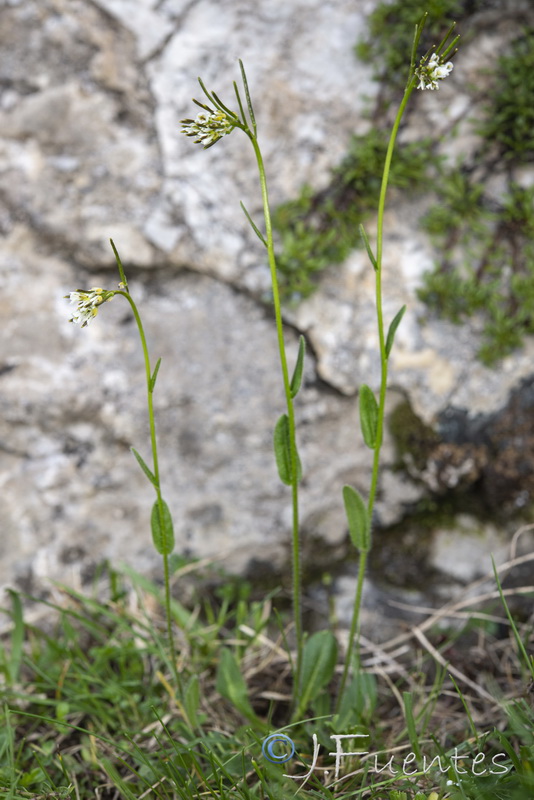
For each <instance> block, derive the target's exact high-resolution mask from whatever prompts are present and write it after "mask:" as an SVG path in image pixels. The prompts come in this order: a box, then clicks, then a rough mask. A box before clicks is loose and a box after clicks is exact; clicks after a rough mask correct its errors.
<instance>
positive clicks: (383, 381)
mask: <svg viewBox="0 0 534 800" xmlns="http://www.w3.org/2000/svg"><path fill="white" fill-rule="evenodd" d="M415 83H416V82H415V80H411V81H410V82H409V83H408V86H407V87H406V91H405V92H404V97H403V98H402V102H401V104H400V106H399V110H398V111H397V116H396V117H395V122H394V123H393V128H392V130H391V134H390V137H389V142H388V148H387V151H386V160H385V163H384V171H383V173H382V184H381V187H380V197H379V200H378V220H377V236H376V259H375V261H376V266H375V297H376V319H377V326H378V342H379V349H380V367H381V372H380V394H379V399H378V420H377V430H376V446H375V448H374V456H373V469H372V474H371V485H370V488H369V497H368V500H367V514H368V517H369V520H370V522H371V524H372V519H373V511H374V505H375V499H376V491H377V487H378V473H379V468H380V453H381V449H382V439H383V431H384V413H385V408H386V390H387V380H388V358H387V355H386V337H385V335H384V317H383V311H382V252H383V242H384V212H385V207H386V194H387V188H388V182H389V173H390V169H391V161H392V158H393V150H394V148H395V141H396V139H397V134H398V132H399V127H400V123H401V120H402V116H403V114H404V111H405V109H406V105H407V103H408V100H409V98H410V95H411V93H412V91H413V89H414V87H415ZM368 554H369V553H368V551H367V550H362V551H361V552H360V560H359V566H358V579H357V583H356V595H355V598H354V608H353V611H352V620H351V624H350V629H349V639H348V645H347V655H346V658H345V665H344V668H343V673H342V676H341V683H340V686H339V693H338V696H337V703H336V713H338V712H339V710H340V707H341V702H342V699H343V694H344V692H345V686H346V683H347V678H348V674H349V669H350V665H351V660H352V659H351V653H352V652H353V650H354V649H356V660H357V661H358V659H359V650H360V611H361V605H362V594H363V582H364V578H365V573H366V568H367V558H368Z"/></svg>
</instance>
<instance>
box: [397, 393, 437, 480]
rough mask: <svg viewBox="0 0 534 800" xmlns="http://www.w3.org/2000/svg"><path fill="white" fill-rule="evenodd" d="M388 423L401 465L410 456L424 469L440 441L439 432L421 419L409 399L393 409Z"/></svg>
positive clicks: (414, 462) (419, 467)
mask: <svg viewBox="0 0 534 800" xmlns="http://www.w3.org/2000/svg"><path fill="white" fill-rule="evenodd" d="M388 425H389V430H390V433H391V435H392V436H393V438H394V440H395V449H396V456H397V460H398V463H399V466H402V465H403V464H404V463H405V460H406V458H407V457H409V458H410V459H411V461H412V462H413V464H414V466H415V467H416V468H417V469H423V468H424V466H425V464H426V462H427V459H428V456H429V454H430V452H431V451H432V449H433V448H434V447H436V446H437V445H438V444H439V442H440V437H439V436H438V434H437V433H436V432H435V431H434V430H432V428H430V427H429V426H428V425H425V424H424V422H422V421H421V420H420V419H419V417H418V416H417V414H415V412H414V410H413V408H412V407H411V405H410V403H409V401H408V400H405V401H404V402H402V403H399V405H397V406H396V407H395V408H394V409H393V411H392V412H391V414H390V415H389V421H388Z"/></svg>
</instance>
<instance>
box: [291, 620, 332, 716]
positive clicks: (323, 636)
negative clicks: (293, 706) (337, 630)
mask: <svg viewBox="0 0 534 800" xmlns="http://www.w3.org/2000/svg"><path fill="white" fill-rule="evenodd" d="M336 663H337V641H336V637H335V636H334V634H333V633H332V631H326V630H325V631H318V632H317V633H314V634H312V635H311V636H310V638H309V639H308V641H307V642H306V644H305V645H304V649H303V651H302V675H301V680H300V690H299V698H298V700H299V706H298V715H297V716H299V717H300V716H302V714H304V713H305V711H306V709H307V707H308V706H309V704H310V703H311V702H312V701H313V700H315V698H316V697H317V696H318V694H319V692H320V691H321V689H323V688H324V687H325V686H326V685H327V683H329V682H330V681H331V680H332V676H333V674H334V670H335V668H336Z"/></svg>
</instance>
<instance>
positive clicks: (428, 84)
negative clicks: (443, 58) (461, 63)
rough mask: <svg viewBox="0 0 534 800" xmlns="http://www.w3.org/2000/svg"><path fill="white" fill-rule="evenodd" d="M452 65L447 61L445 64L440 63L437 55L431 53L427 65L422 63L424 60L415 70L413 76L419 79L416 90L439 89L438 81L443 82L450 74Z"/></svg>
mask: <svg viewBox="0 0 534 800" xmlns="http://www.w3.org/2000/svg"><path fill="white" fill-rule="evenodd" d="M453 66H454V64H453V63H452V62H451V61H448V62H447V63H446V64H442V63H440V60H439V56H438V54H437V53H432V55H431V56H430V59H429V61H428V64H425V63H424V59H423V60H422V61H421V63H420V64H419V67H418V68H417V69H416V70H415V74H416V75H417V77H418V78H419V84H418V86H417V88H418V89H432V90H434V89H439V84H438V81H441V80H443V78H446V77H447V75H449V74H450V73H451V72H452V68H453Z"/></svg>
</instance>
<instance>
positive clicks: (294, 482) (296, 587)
mask: <svg viewBox="0 0 534 800" xmlns="http://www.w3.org/2000/svg"><path fill="white" fill-rule="evenodd" d="M245 132H246V133H247V135H248V137H249V139H250V141H251V142H252V146H253V148H254V153H255V155H256V161H257V164H258V172H259V178H260V186H261V196H262V201H263V215H264V218H265V234H266V237H265V238H266V243H267V254H268V259H269V269H270V272H271V284H272V291H273V304H274V315H275V320H276V331H277V336H278V350H279V354H280V366H281V368H282V380H283V384H284V394H285V398H286V406H287V416H288V420H289V447H290V459H291V497H292V508H293V514H292V568H293V613H294V621H295V639H296V648H297V657H296V666H295V679H294V691H293V701H294V705H295V704H296V698H297V697H298V692H299V687H300V677H301V666H302V648H303V631H302V610H301V563H300V533H299V490H298V482H299V475H298V455H297V444H296V433H295V410H294V406H293V398H292V397H291V388H290V378H289V370H288V366H287V355H286V349H285V341H284V329H283V322H282V308H281V303H280V292H279V290H278V277H277V273H276V259H275V255H274V242H273V232H272V223H271V212H270V209H269V197H268V192H267V179H266V175H265V167H264V164H263V158H262V154H261V150H260V147H259V144H258V140H257V139H256V137H255V136H254V134H252V133H251V132H250V131H249V130H245Z"/></svg>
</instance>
